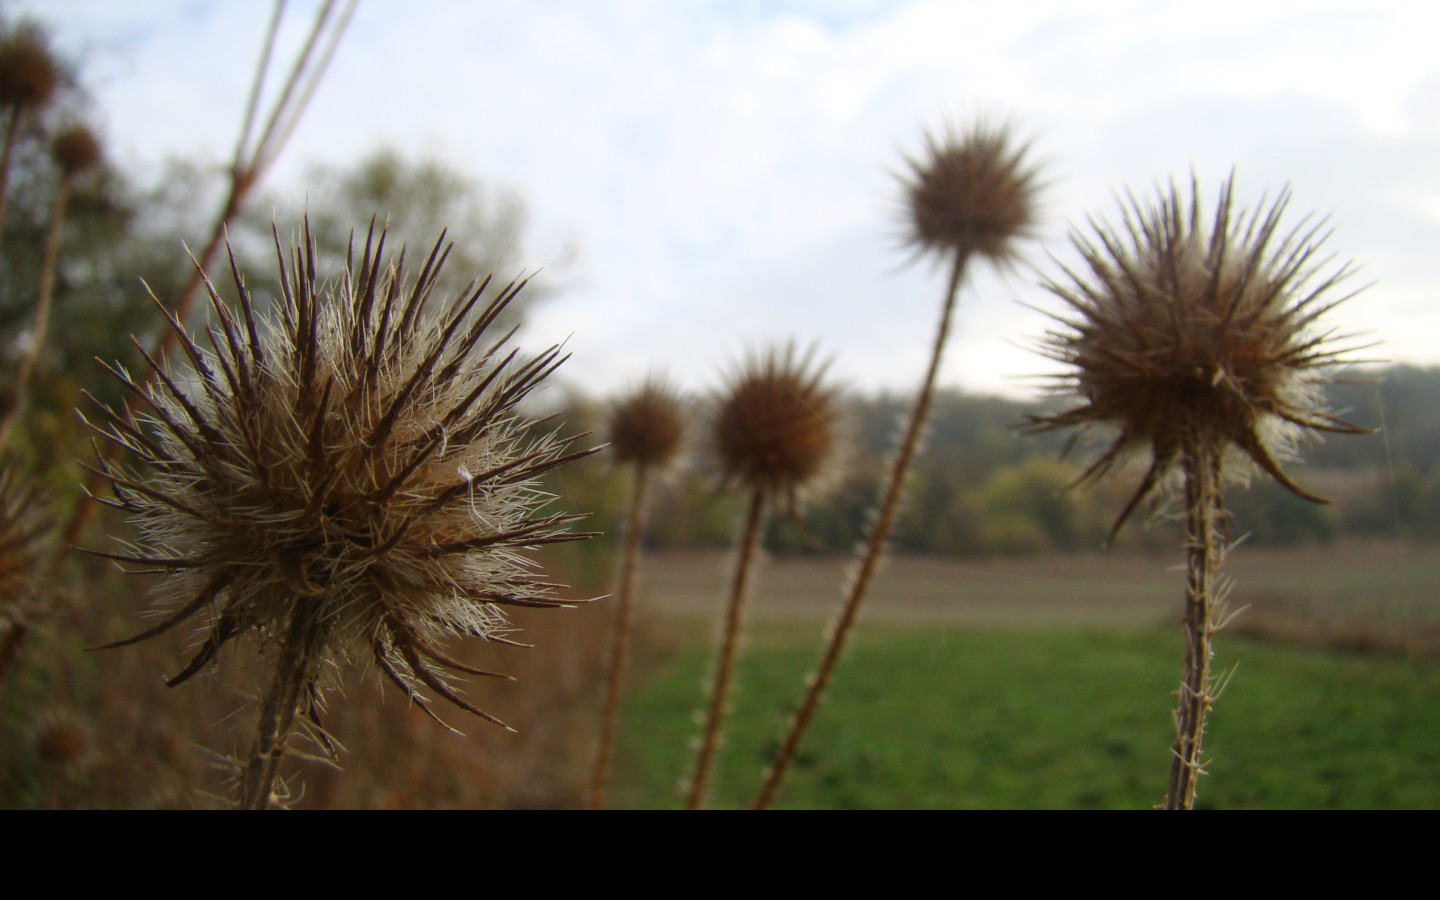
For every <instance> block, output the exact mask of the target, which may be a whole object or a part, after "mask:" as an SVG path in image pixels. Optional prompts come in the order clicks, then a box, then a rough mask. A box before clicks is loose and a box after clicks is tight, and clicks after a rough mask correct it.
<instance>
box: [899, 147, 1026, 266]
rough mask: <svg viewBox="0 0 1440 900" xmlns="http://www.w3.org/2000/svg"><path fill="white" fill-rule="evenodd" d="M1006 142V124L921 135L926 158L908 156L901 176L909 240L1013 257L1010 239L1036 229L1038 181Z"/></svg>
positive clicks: (919, 247)
mask: <svg viewBox="0 0 1440 900" xmlns="http://www.w3.org/2000/svg"><path fill="white" fill-rule="evenodd" d="M1012 144H1013V142H1012V139H1011V137H1010V134H1009V131H1008V130H1007V129H1006V128H1003V127H993V126H990V125H987V124H984V123H981V124H977V125H976V126H975V127H974V128H972V129H971V131H970V133H969V134H959V133H957V132H956V131H955V130H954V129H953V128H951V129H949V130H947V131H946V133H945V134H944V135H942V136H937V135H934V134H927V135H926V136H925V147H926V152H925V155H924V157H923V158H921V159H914V158H911V159H909V160H908V162H909V164H910V169H911V174H910V176H909V177H908V178H902V181H903V182H904V189H905V194H906V199H907V200H908V207H909V217H908V220H907V225H908V227H909V233H908V234H907V243H909V244H910V245H911V246H912V247H914V248H915V250H916V252H917V253H925V252H935V253H941V254H960V255H962V256H969V255H970V254H972V253H978V254H980V255H981V256H984V257H986V258H987V259H989V260H990V261H991V262H992V263H994V264H996V265H1003V264H1005V263H1008V262H1010V261H1011V260H1012V259H1013V258H1014V256H1015V243H1016V242H1017V241H1018V240H1020V239H1022V238H1025V237H1028V236H1029V235H1030V233H1031V231H1032V230H1033V229H1034V227H1035V219H1036V199H1035V196H1036V192H1037V185H1036V172H1035V170H1034V169H1033V168H1030V167H1029V166H1027V165H1026V163H1025V153H1026V151H1027V149H1028V148H1027V147H1026V146H1024V145H1021V146H1019V147H1015V146H1013V145H1012Z"/></svg>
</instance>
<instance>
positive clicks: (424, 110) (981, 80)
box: [0, 0, 1440, 394]
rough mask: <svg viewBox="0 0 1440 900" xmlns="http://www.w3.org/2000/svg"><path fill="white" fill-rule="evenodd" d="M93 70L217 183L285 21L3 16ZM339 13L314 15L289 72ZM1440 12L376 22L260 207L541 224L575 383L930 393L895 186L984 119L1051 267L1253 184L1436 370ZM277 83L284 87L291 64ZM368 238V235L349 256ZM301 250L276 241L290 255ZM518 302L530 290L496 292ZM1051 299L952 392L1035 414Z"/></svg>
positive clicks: (119, 137) (164, 151) (535, 246)
mask: <svg viewBox="0 0 1440 900" xmlns="http://www.w3.org/2000/svg"><path fill="white" fill-rule="evenodd" d="M0 8H3V9H4V10H5V11H6V12H7V13H8V14H9V15H11V16H12V17H13V16H15V15H16V14H24V13H29V14H32V15H34V16H36V17H38V18H40V19H41V20H42V21H44V22H46V23H48V24H49V25H50V26H51V28H52V30H53V32H54V34H55V38H56V40H57V42H58V44H59V46H60V47H61V48H62V49H63V50H64V51H66V52H67V53H70V54H71V55H73V56H77V57H78V58H81V59H82V60H83V69H82V75H83V78H84V81H85V83H86V84H87V85H88V86H89V88H90V89H91V91H92V93H93V95H94V97H95V100H96V104H95V105H96V107H97V109H98V111H99V113H100V115H101V116H102V120H101V122H100V126H101V128H102V130H103V132H104V133H105V134H106V136H107V139H108V142H109V144H110V145H111V147H112V148H113V149H112V152H113V154H114V155H115V156H116V157H117V158H118V160H119V162H120V164H121V165H122V166H126V167H128V168H130V169H132V170H134V171H136V172H137V173H140V174H142V175H143V174H145V173H153V172H154V171H157V169H158V165H159V162H160V161H161V160H163V159H165V158H166V157H169V156H175V155H181V156H187V157H193V158H199V159H205V160H209V161H211V162H213V163H217V164H218V163H219V162H220V161H222V160H223V159H225V158H226V157H227V156H228V155H229V153H230V151H231V149H232V145H233V143H234V141H235V138H236V129H237V127H238V122H239V118H240V113H241V110H242V107H243V104H244V100H245V94H246V91H247V88H248V84H249V80H250V77H251V73H252V70H253V66H254V62H255V60H256V58H257V56H258V53H259V46H260V41H261V37H262V34H263V31H264V28H265V25H266V20H267V17H268V15H269V6H268V4H264V3H261V2H258V0H214V2H207V0H147V2H145V3H134V2H126V0H30V2H18V0H10V2H4V3H3V4H0ZM315 8H316V4H315V3H313V2H292V3H290V6H289V9H288V15H287V20H286V29H285V31H284V33H283V38H284V41H285V46H286V47H289V48H292V52H293V48H294V47H295V46H296V45H297V44H298V42H299V41H300V39H301V37H302V33H303V30H304V29H305V27H307V26H308V23H309V20H310V16H311V15H312V14H313V10H314V9H315ZM1437 34H1440V4H1435V3H1432V2H1412V3H1403V2H1370V0H1367V2H1357V3H1322V2H1313V0H1303V2H1278V0H1277V2H1272V0H1242V2H1232V0H1211V2H1208V3H1206V4H1204V5H1203V10H1202V5H1201V4H1196V3H1193V2H1192V3H1134V2H1073V0H1053V2H1049V0H1037V2H1004V3H1002V2H903V0H894V2H879V0H877V2H867V0H846V2H836V0H795V2H785V0H768V2H767V0H751V2H733V0H732V2H721V0H714V2H703V0H690V2H676V0H657V2H639V0H636V2H626V0H605V2H594V0H528V2H526V0H516V2H472V0H409V2H404V3H401V2H398V0H362V2H361V4H360V8H359V11H358V13H357V14H356V17H355V19H354V21H353V22H352V24H351V27H350V30H349V32H348V33H347V35H346V37H345V39H344V42H343V44H342V45H341V47H340V50H339V53H338V55H337V57H336V59H335V61H334V64H333V66H332V68H331V70H330V72H329V74H328V75H327V77H326V79H325V81H324V83H323V84H322V85H321V86H320V89H319V91H318V93H317V94H316V96H315V98H314V101H313V103H312V106H311V108H310V111H309V113H308V115H307V117H306V118H305V120H304V121H303V122H302V124H301V126H300V128H299V130H298V131H297V132H296V134H295V136H294V140H293V142H292V143H291V144H290V146H289V147H288V149H287V150H286V152H285V155H284V157H283V158H282V159H281V161H280V164H279V165H278V166H277V168H276V169H275V171H274V172H273V173H272V175H271V177H270V178H269V180H268V182H267V185H266V186H267V187H268V188H271V189H285V190H293V191H296V192H299V193H301V194H303V192H304V190H305V185H304V184H303V180H302V178H301V175H302V173H303V172H304V170H305V168H306V166H307V165H308V164H311V163H316V162H321V163H326V164H332V165H339V166H343V165H347V164H350V163H353V162H354V161H356V160H357V159H359V158H360V157H361V156H363V155H365V154H366V152H367V151H369V150H370V149H372V148H373V147H375V146H376V145H377V144H379V143H387V144H390V145H393V146H395V147H398V148H399V149H401V150H402V151H404V152H406V153H407V154H411V155H419V154H422V153H429V154H435V155H439V156H440V157H442V158H444V159H445V160H447V161H449V162H451V163H452V164H454V165H456V166H458V167H461V168H463V169H465V170H467V171H469V172H471V173H473V174H474V175H476V176H478V177H480V178H482V179H484V180H485V181H487V182H488V183H493V184H498V185H504V186H507V187H509V188H512V189H514V190H515V191H517V192H518V193H519V194H521V195H522V196H523V197H524V199H525V200H526V203H527V205H528V208H529V211H530V221H531V234H530V240H529V247H530V251H529V256H528V258H525V259H517V260H514V261H513V264H514V267H515V268H516V270H519V269H520V268H522V267H528V268H535V267H539V266H545V265H547V264H550V265H555V261H556V260H561V261H564V260H566V259H567V253H568V248H570V247H572V246H573V247H575V248H577V249H578V251H579V252H578V255H575V256H574V258H573V259H570V261H569V262H568V263H566V264H565V265H564V266H563V267H561V269H560V271H559V273H558V274H559V277H560V279H561V280H562V281H563V282H564V283H565V284H566V285H567V289H566V290H565V291H564V292H563V293H562V294H560V295H558V296H556V297H555V298H553V299H552V300H550V301H548V302H547V303H546V304H545V305H544V306H543V307H541V308H539V309H538V310H537V311H536V313H535V315H534V317H533V318H532V321H531V324H530V326H528V328H527V332H526V336H525V339H526V342H527V343H529V344H533V345H536V346H538V345H540V344H541V343H547V342H550V341H552V340H561V339H565V338H567V337H569V345H568V346H569V349H570V350H571V351H572V352H573V353H574V358H573V359H572V360H571V361H570V362H569V363H568V364H567V365H566V368H565V370H564V371H565V374H566V376H567V379H568V380H569V381H570V382H572V383H577V384H582V385H584V386H585V387H586V388H588V389H590V390H592V391H594V392H597V393H605V392H609V391H611V390H614V389H616V388H619V387H624V386H626V385H628V384H632V383H634V382H636V381H638V380H639V379H640V378H641V377H642V376H643V375H644V374H645V373H646V372H647V371H649V370H651V369H663V370H666V371H668V372H669V373H670V374H672V375H673V376H674V377H675V378H676V379H677V380H679V381H680V382H682V383H683V384H684V385H685V386H687V387H690V388H697V389H701V388H707V387H710V386H712V385H714V384H715V382H716V380H717V376H718V374H719V373H720V372H721V371H722V370H724V369H726V368H727V367H728V366H729V365H730V363H731V362H732V361H733V360H735V359H737V358H738V357H740V356H742V355H743V353H744V352H745V349H746V348H747V347H748V346H753V345H763V344H767V343H771V342H776V341H785V340H788V339H794V340H796V341H798V342H800V343H802V344H808V343H812V342H813V343H816V344H818V346H819V347H820V349H821V352H822V353H823V354H826V355H829V356H832V357H833V359H834V362H833V365H832V370H831V371H832V372H833V373H834V374H835V375H837V376H839V377H841V378H843V379H845V380H847V381H850V382H852V383H856V384H858V385H862V386H865V387H867V388H874V387H881V386H883V387H885V388H889V389H892V390H897V391H905V392H909V391H912V390H913V389H914V387H915V386H916V384H917V383H918V380H919V378H920V376H921V374H922V371H923V368H924V362H925V358H926V354H927V353H928V347H929V341H930V336H931V333H932V329H933V327H934V323H935V320H936V318H937V316H938V313H939V303H940V292H941V291H942V289H943V287H944V285H943V281H944V276H943V273H941V272H938V271H936V270H934V269H933V268H931V267H930V266H928V265H925V264H916V265H909V266H907V265H905V261H906V258H907V255H906V253H905V252H903V251H902V250H901V249H899V248H898V246H897V235H898V234H899V233H900V230H901V226H900V219H899V192H898V190H897V182H896V180H895V176H894V173H895V172H897V171H900V170H901V169H902V167H903V165H904V158H905V155H906V154H907V153H909V152H915V151H917V150H918V149H919V148H920V147H921V145H922V135H923V130H924V129H926V128H932V129H933V128H936V127H939V126H940V125H942V124H943V123H944V122H945V121H946V120H947V119H950V120H954V121H957V122H960V123H962V124H963V123H966V122H969V121H970V120H971V119H972V118H973V117H974V116H976V115H988V116H990V117H992V118H1005V119H1009V120H1010V121H1011V122H1012V123H1013V124H1014V125H1015V127H1016V128H1017V130H1018V132H1019V133H1020V134H1021V135H1022V136H1023V137H1025V138H1027V139H1029V140H1031V142H1032V147H1033V153H1034V158H1035V159H1036V161H1037V162H1039V163H1041V164H1042V166H1043V171H1044V175H1045V178H1046V180H1047V182H1048V188H1047V190H1046V193H1045V203H1044V211H1045V221H1044V226H1043V234H1042V239H1041V240H1040V241H1037V242H1036V243H1034V244H1033V245H1032V246H1031V247H1030V248H1029V255H1030V257H1031V258H1032V260H1033V261H1034V262H1035V263H1036V265H1037V266H1039V268H1040V269H1041V270H1042V271H1053V269H1054V266H1053V264H1051V263H1049V261H1048V260H1047V257H1046V252H1047V251H1050V252H1054V253H1057V254H1059V255H1062V256H1063V255H1064V253H1065V241H1064V236H1065V234H1066V232H1067V230H1068V228H1069V225H1070V223H1072V222H1075V223H1083V222H1084V219H1085V217H1086V215H1087V214H1098V215H1100V216H1103V217H1106V218H1113V217H1114V215H1115V212H1116V209H1117V206H1116V202H1115V199H1114V196H1113V192H1114V191H1116V190H1124V189H1125V188H1126V187H1127V186H1128V187H1130V188H1132V189H1134V190H1136V191H1137V192H1141V193H1142V194H1144V193H1149V192H1151V191H1152V190H1153V185H1154V184H1155V183H1156V182H1157V181H1164V180H1168V179H1170V178H1172V177H1175V178H1179V179H1188V177H1189V174H1190V172H1191V171H1192V170H1193V171H1194V172H1195V173H1196V174H1197V175H1198V176H1199V178H1200V181H1201V185H1202V191H1203V192H1204V193H1205V195H1206V197H1207V199H1208V201H1210V202H1213V198H1214V194H1215V191H1216V189H1217V188H1218V185H1219V182H1220V180H1221V179H1222V178H1224V177H1225V175H1226V174H1227V173H1228V172H1229V171H1230V170H1231V169H1232V168H1233V169H1234V170H1235V171H1236V172H1237V198H1238V199H1239V200H1240V201H1242V202H1244V203H1245V204H1247V205H1253V204H1254V203H1255V202H1257V201H1258V200H1259V199H1260V197H1261V196H1262V194H1265V193H1266V192H1268V193H1269V194H1270V195H1272V196H1273V195H1274V193H1275V192H1276V191H1278V190H1280V189H1281V188H1282V187H1284V186H1285V185H1286V184H1289V185H1290V187H1291V189H1292V190H1293V192H1294V199H1293V201H1292V204H1291V207H1290V215H1289V217H1288V218H1287V221H1288V222H1290V223H1292V224H1298V223H1299V221H1300V219H1301V218H1302V217H1303V216H1304V215H1306V214H1309V213H1315V214H1319V215H1329V216H1331V218H1332V223H1333V226H1334V234H1333V236H1332V238H1331V240H1330V243H1329V244H1328V246H1329V248H1330V249H1331V250H1332V251H1333V252H1335V253H1336V254H1338V255H1339V257H1340V258H1341V259H1342V260H1343V259H1354V260H1355V261H1356V262H1357V263H1358V264H1360V266H1361V267H1362V268H1361V272H1360V274H1359V276H1358V277H1357V279H1356V280H1355V282H1354V283H1355V285H1356V286H1359V285H1360V284H1361V283H1367V282H1374V285H1373V286H1372V287H1370V288H1369V289H1368V290H1366V291H1365V292H1364V293H1362V294H1361V295H1360V296H1358V297H1357V298H1355V299H1354V300H1352V301H1351V302H1349V303H1348V304H1346V305H1344V306H1342V307H1341V308H1340V309H1338V310H1336V311H1335V313H1334V314H1333V317H1332V320H1331V324H1333V325H1335V326H1337V327H1338V328H1339V329H1340V330H1342V331H1363V332H1367V333H1369V334H1371V335H1373V337H1374V338H1376V339H1380V340H1383V341H1384V345H1383V347H1382V348H1381V349H1380V350H1378V351H1371V355H1379V356H1383V357H1385V358H1388V359H1392V360H1396V361H1408V362H1419V363H1426V364H1436V363H1440V255H1437V251H1440V64H1437V62H1436V60H1437V59H1440V54H1437V53H1435V51H1434V41H1435V36H1436V35H1437ZM282 58H283V56H282ZM357 224H359V223H357ZM282 228H283V223H282ZM501 274H508V273H501ZM1035 280H1036V279H1035V275H1034V273H1033V272H1031V271H1028V270H1026V269H1021V270H1019V271H1018V272H1016V273H1014V274H1012V275H1010V276H1007V277H1003V278H1002V277H996V276H995V275H993V274H992V273H991V272H989V271H988V270H986V269H984V268H983V267H976V270H975V271H974V274H973V276H972V278H971V279H970V282H969V284H968V285H967V287H966V289H965V292H964V293H963V295H962V298H961V307H960V313H959V319H958V322H957V331H956V333H955V335H954V337H953V339H952V343H951V344H950V347H949V350H948V352H947V357H946V364H945V367H944V369H943V371H942V383H944V384H946V385H951V386H958V387H963V388H966V389H968V390H972V391H987V392H1004V393H1009V394H1025V393H1027V392H1030V391H1031V390H1033V386H1032V384H1031V383H1030V382H1028V381H1025V380H1024V379H1023V378H1022V377H1021V376H1024V375H1026V374H1030V373H1037V372H1047V371H1053V366H1052V365H1051V364H1049V363H1047V362H1046V361H1045V360H1043V359H1041V358H1040V357H1038V356H1036V355H1034V354H1033V353H1032V352H1030V351H1028V350H1026V349H1025V348H1024V346H1023V345H1024V344H1025V343H1026V341H1027V340H1030V339H1033V338H1034V337H1036V336H1038V335H1040V334H1041V333H1042V332H1043V331H1044V329H1045V327H1046V320H1045V318H1044V317H1043V316H1042V315H1041V314H1039V313H1038V312H1036V311H1034V310H1031V309H1027V308H1026V307H1025V306H1023V305H1021V303H1020V302H1018V301H1024V302H1027V303H1031V304H1035V305H1039V306H1041V307H1044V308H1050V309H1055V308H1057V307H1056V304H1055V302H1053V301H1051V300H1050V299H1048V298H1047V297H1046V295H1045V294H1044V293H1043V292H1042V291H1040V290H1039V289H1038V288H1036V287H1035V286H1034V283H1035Z"/></svg>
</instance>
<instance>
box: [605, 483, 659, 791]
mask: <svg viewBox="0 0 1440 900" xmlns="http://www.w3.org/2000/svg"><path fill="white" fill-rule="evenodd" d="M651 468H652V467H651V466H644V465H637V466H636V467H635V481H634V484H633V486H632V489H631V493H630V510H629V513H628V514H627V515H626V519H625V547H624V551H623V556H621V559H620V583H619V585H618V586H617V587H616V595H617V596H616V598H615V604H616V610H615V629H614V632H613V633H612V635H611V638H610V683H609V685H608V686H607V687H606V690H605V712H604V714H603V718H602V719H601V724H600V746H599V748H598V749H597V751H596V754H595V772H594V775H593V776H592V778H591V780H590V808H591V809H604V808H605V786H606V784H607V783H608V782H609V780H610V756H611V753H612V751H613V749H614V746H615V734H616V731H617V729H618V727H619V724H620V696H621V693H622V690H621V687H622V684H623V683H624V679H625V659H626V655H627V654H628V652H629V647H630V619H631V612H632V609H633V607H634V597H635V571H636V569H637V568H638V565H639V561H640V538H641V533H642V532H643V531H644V529H645V505H646V497H647V495H648V493H649V490H648V489H649V485H650V474H651Z"/></svg>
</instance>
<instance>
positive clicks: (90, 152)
mask: <svg viewBox="0 0 1440 900" xmlns="http://www.w3.org/2000/svg"><path fill="white" fill-rule="evenodd" d="M102 156H103V151H102V150H101V147H100V138H98V137H96V135H95V132H93V131H91V130H90V129H89V128H87V127H85V126H84V125H72V126H70V127H69V128H66V129H65V130H63V131H61V132H60V133H59V134H57V135H55V140H53V141H52V142H51V143H50V158H51V159H53V160H55V165H57V166H59V167H60V172H61V174H63V175H65V176H66V177H67V178H68V177H74V176H76V175H79V174H80V173H81V172H84V171H86V170H88V169H93V168H95V167H96V166H98V165H100V160H101V158H102Z"/></svg>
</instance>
